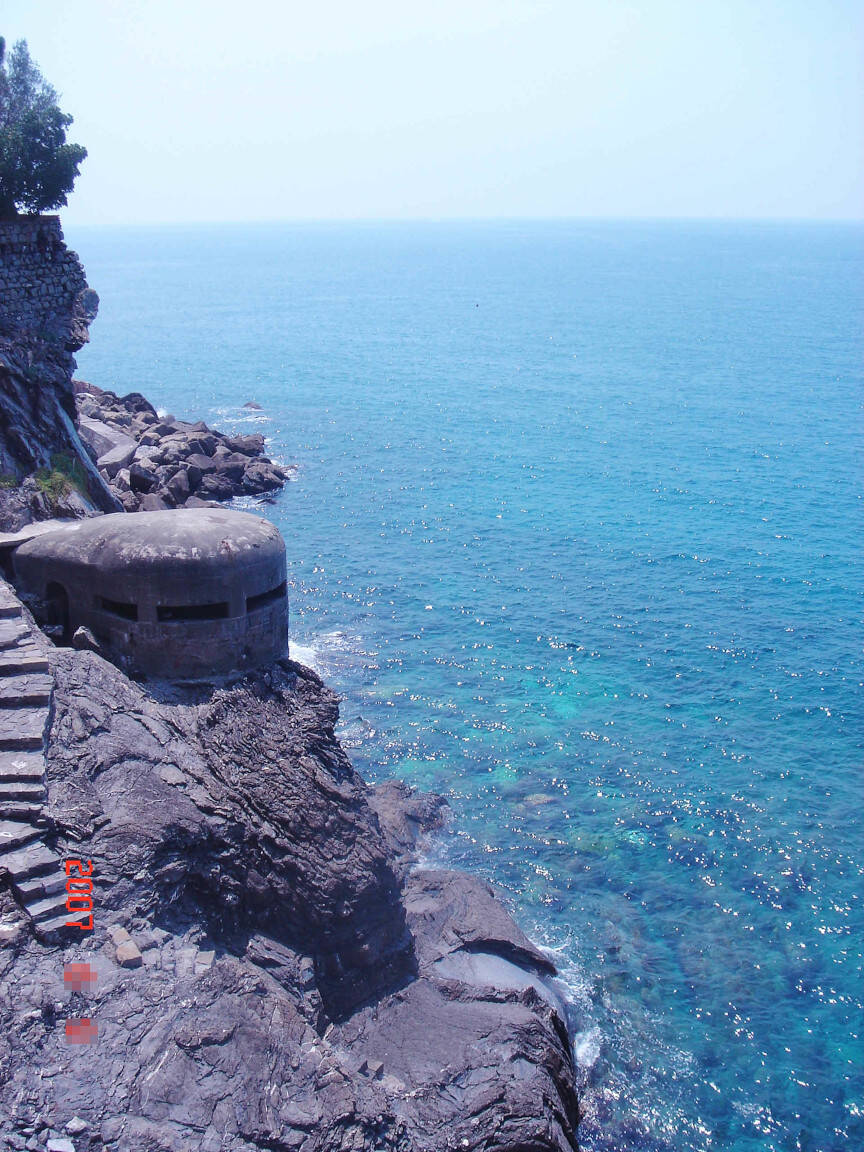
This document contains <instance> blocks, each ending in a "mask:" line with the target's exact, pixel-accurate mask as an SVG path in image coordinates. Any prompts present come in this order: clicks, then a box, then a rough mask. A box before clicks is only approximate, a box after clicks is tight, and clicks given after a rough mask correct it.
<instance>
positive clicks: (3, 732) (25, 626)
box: [0, 580, 69, 937]
mask: <svg viewBox="0 0 864 1152" xmlns="http://www.w3.org/2000/svg"><path fill="white" fill-rule="evenodd" d="M52 689H53V680H52V678H51V675H50V674H49V669H48V660H47V658H46V655H45V652H44V650H43V648H42V646H41V644H40V640H39V634H38V633H37V632H36V630H35V629H34V628H33V626H32V625H31V624H30V623H29V621H28V620H27V618H26V617H25V614H24V609H23V607H22V605H21V603H20V601H19V600H18V598H17V597H16V596H15V594H14V593H13V592H12V590H11V588H10V587H9V585H8V584H6V583H5V582H4V581H2V580H0V872H6V873H8V875H9V878H10V880H11V882H12V888H13V890H14V892H15V895H16V896H17V897H18V900H19V901H20V903H21V905H22V906H23V908H24V910H25V911H26V912H27V914H28V916H30V918H31V920H32V921H33V923H34V927H35V929H36V932H37V933H38V934H39V935H40V936H43V937H44V936H50V935H52V934H53V933H54V932H56V931H57V930H58V929H60V928H62V927H63V925H64V924H65V922H66V920H67V919H68V918H69V913H68V912H67V911H66V888H65V876H64V873H63V866H62V861H61V860H60V857H59V856H58V855H57V853H56V852H54V851H52V849H51V848H50V847H48V845H47V844H46V842H45V841H46V838H47V831H48V829H47V822H46V820H45V818H44V816H43V808H42V806H43V802H44V799H45V736H46V732H47V730H48V727H49V720H50V715H51V693H52Z"/></svg>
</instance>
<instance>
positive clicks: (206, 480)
mask: <svg viewBox="0 0 864 1152" xmlns="http://www.w3.org/2000/svg"><path fill="white" fill-rule="evenodd" d="M198 494H199V496H202V497H209V498H210V499H213V500H230V499H231V497H232V496H235V495H237V490H236V488H235V486H234V484H232V483H231V481H230V480H229V479H228V477H227V476H222V475H219V474H218V473H213V474H212V475H210V476H205V477H203V479H202V480H201V484H200V486H199V488H198Z"/></svg>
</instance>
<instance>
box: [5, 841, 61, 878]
mask: <svg viewBox="0 0 864 1152" xmlns="http://www.w3.org/2000/svg"><path fill="white" fill-rule="evenodd" d="M0 869H5V870H6V871H7V872H8V873H9V875H10V876H11V877H12V882H13V883H14V884H17V883H18V882H19V881H21V880H30V879H32V878H33V877H34V876H45V875H47V874H48V873H49V872H55V873H57V875H62V874H63V861H62V860H61V859H60V857H59V856H58V855H57V853H56V852H52V851H51V849H50V848H46V847H45V845H44V844H42V843H34V844H28V845H27V846H26V847H24V848H19V849H17V850H16V851H15V852H9V851H4V852H2V853H0ZM64 883H65V880H64Z"/></svg>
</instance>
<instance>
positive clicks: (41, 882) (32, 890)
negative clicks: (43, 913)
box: [15, 871, 66, 904]
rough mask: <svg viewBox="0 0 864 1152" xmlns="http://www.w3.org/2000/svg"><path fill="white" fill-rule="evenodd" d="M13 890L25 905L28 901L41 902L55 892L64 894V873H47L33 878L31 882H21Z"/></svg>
mask: <svg viewBox="0 0 864 1152" xmlns="http://www.w3.org/2000/svg"><path fill="white" fill-rule="evenodd" d="M15 888H16V890H17V892H18V894H19V896H20V897H21V899H22V901H23V902H24V903H25V904H27V903H28V902H30V901H35V900H43V899H44V898H45V897H46V896H52V895H54V894H55V893H56V892H64V893H65V891H66V873H65V871H59V872H57V873H54V872H49V873H48V875H47V876H35V877H34V878H33V879H32V880H22V881H21V882H20V883H16V885H15Z"/></svg>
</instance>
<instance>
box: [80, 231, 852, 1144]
mask: <svg viewBox="0 0 864 1152" xmlns="http://www.w3.org/2000/svg"><path fill="white" fill-rule="evenodd" d="M67 239H68V240H69V242H70V243H71V244H72V245H73V246H74V247H75V248H76V249H77V250H78V251H79V253H80V255H81V256H82V259H83V261H84V263H85V266H86V268H87V272H88V277H89V281H90V283H91V285H92V286H93V287H94V288H95V289H96V290H97V291H98V292H99V294H100V296H101V298H102V306H101V311H100V315H99V318H98V319H97V321H96V322H95V323H94V325H93V327H92V329H91V344H90V345H89V346H88V347H87V348H85V349H84V350H83V351H82V352H81V353H80V354H79V357H78V359H79V366H80V367H79V375H80V376H81V377H82V378H84V379H87V380H90V381H92V382H93V383H96V384H98V385H100V386H101V387H103V388H110V389H113V390H115V391H117V392H120V393H125V392H129V391H133V390H135V391H141V392H143V393H144V394H145V395H146V396H147V397H148V398H149V399H150V400H151V401H153V402H154V403H155V404H156V405H157V406H158V407H160V408H161V409H163V410H166V411H171V412H173V413H174V414H175V415H177V416H180V417H184V418H192V419H198V418H204V419H206V420H208V421H209V422H211V423H213V424H215V425H216V426H218V427H220V428H223V429H226V430H232V429H236V430H243V431H250V430H252V431H261V432H263V433H264V435H265V436H266V437H267V439H268V442H269V451H270V453H271V455H273V456H274V457H275V458H276V459H278V460H280V461H282V462H284V463H286V464H289V465H291V466H292V467H293V469H294V472H293V478H292V482H291V483H290V484H288V485H287V486H286V488H285V490H284V492H282V493H281V494H279V495H278V496H277V498H276V500H275V502H274V503H272V504H270V505H261V506H259V505H254V504H253V503H252V502H251V501H247V502H245V505H244V502H242V501H241V502H240V503H241V505H244V506H252V507H253V508H254V509H255V510H258V511H261V512H263V513H264V514H265V515H267V516H269V517H271V518H272V519H274V520H275V521H276V523H277V524H278V525H279V527H280V528H281V530H282V532H283V534H284V536H285V540H286V542H287V547H288V565H289V574H290V589H291V613H292V625H291V632H292V645H293V652H294V654H295V655H296V656H297V657H298V658H300V659H303V660H305V661H306V662H311V663H312V664H313V665H314V666H315V667H317V668H318V669H319V670H320V671H322V673H323V674H324V675H325V676H326V678H327V679H328V681H329V682H330V683H331V684H332V685H333V686H334V687H336V688H337V689H338V691H339V692H340V694H341V695H342V698H343V704H342V729H341V733H342V737H343V739H344V741H345V743H346V746H347V747H348V749H349V751H350V754H351V756H352V758H353V761H354V763H355V765H356V766H357V768H358V769H359V770H360V772H361V773H363V775H364V776H365V777H366V778H367V779H369V780H381V779H384V778H386V777H403V778H405V779H407V780H409V781H411V782H412V783H414V784H416V785H418V786H420V787H422V788H431V789H435V790H436V791H439V792H441V793H443V794H444V795H445V796H446V797H447V799H448V800H449V803H450V806H451V809H452V818H451V823H450V827H449V829H448V831H447V832H446V833H445V834H444V836H443V837H442V838H441V841H440V843H438V844H437V845H436V846H435V847H434V849H433V850H432V852H433V855H434V858H435V860H436V861H445V862H448V863H450V864H453V865H457V866H464V867H467V868H469V869H472V870H474V871H476V872H480V873H482V874H483V875H485V876H487V877H489V878H490V879H491V880H493V881H495V882H496V883H497V884H498V885H500V886H501V888H502V889H503V890H504V891H505V893H506V894H507V895H508V898H509V899H510V900H511V901H512V905H513V907H514V909H515V910H516V914H517V916H518V918H519V919H520V921H521V923H522V924H523V926H524V927H525V928H526V930H527V931H528V932H529V933H530V934H532V935H533V937H534V938H535V939H537V940H538V941H540V942H542V943H543V944H544V945H545V946H547V947H549V948H551V949H554V950H555V955H556V956H557V959H558V963H559V965H560V968H561V972H562V977H563V979H564V980H565V982H566V986H567V989H568V995H569V1001H570V1010H571V1025H572V1029H573V1041H574V1048H575V1052H576V1054H577V1057H578V1061H579V1076H580V1083H581V1085H582V1092H583V1099H584V1104H585V1110H586V1118H585V1121H584V1125H583V1128H582V1132H581V1138H582V1141H583V1144H584V1148H585V1150H586V1152H623V1150H625V1149H627V1150H634V1152H685V1150H687V1152H689V1150H694V1152H695V1150H699V1152H707V1150H712V1152H715V1150H721V1149H722V1150H727V1149H734V1150H735V1152H757V1150H758V1152H769V1150H770V1152H781V1150H782V1152H841V1150H843V1152H855V1150H857V1149H860V1148H862V1147H864V1040H862V1026H864V1004H862V1000H864V978H862V950H864V915H862V867H864V832H862V822H861V810H862V804H864V786H862V743H864V740H862V737H864V718H862V708H861V686H862V679H864V676H862V673H864V661H862V654H861V639H862V631H861V610H862V599H864V597H862V592H864V581H862V573H861V565H860V560H861V555H860V543H859V542H860V540H861V539H862V523H861V519H862V518H861V503H862V501H861V488H862V472H861V462H862V455H861V437H862V422H861V412H860V404H861V399H862V390H861V383H862V363H864V358H862V345H864V339H862V327H861V315H862V311H861V309H862V303H864V277H862V268H864V228H862V227H860V226H856V225H841V224H836V225H834V224H821V225H807V224H786V223H782V224H781V223H777V224H761V223H760V224H757V223H740V224H731V223H694V222H679V223H673V222H632V223H614V222H561V223H537V222H535V223H530V222H506V223H494V224H493V223H489V224H478V223H441V224H436V223H416V224H395V223H394V224H357V223H352V224H285V225H267V226H263V225H262V226H240V225H237V226H227V225H226V226H221V227H203V226H202V227H199V228H179V227H178V228H152V229H138V230H132V229H129V230H117V231H108V230H83V229H82V230H78V231H76V230H68V236H67ZM249 400H254V401H256V402H257V403H258V404H260V405H261V410H260V411H255V410H250V409H246V408H243V407H242V406H243V404H244V402H246V401H249Z"/></svg>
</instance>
